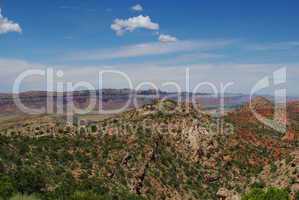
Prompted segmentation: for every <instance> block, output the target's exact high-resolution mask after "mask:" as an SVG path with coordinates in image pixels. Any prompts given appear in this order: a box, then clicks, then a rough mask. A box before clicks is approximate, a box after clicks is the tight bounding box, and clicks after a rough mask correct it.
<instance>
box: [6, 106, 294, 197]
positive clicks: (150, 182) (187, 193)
mask: <svg viewBox="0 0 299 200" xmlns="http://www.w3.org/2000/svg"><path fill="white" fill-rule="evenodd" d="M259 102H260V101H257V102H256V107H259V106H260V103H259ZM267 105H268V102H267ZM246 106H247V105H245V107H246ZM245 107H244V108H241V109H240V110H237V111H234V112H231V113H230V114H228V115H227V116H225V117H223V118H219V117H217V118H215V117H213V116H210V115H209V114H206V113H204V112H201V110H200V106H198V107H194V106H193V105H191V104H189V103H181V104H178V103H176V102H174V101H172V100H165V101H156V102H154V103H151V104H146V105H144V106H142V107H140V108H138V109H133V110H130V111H126V112H124V113H121V114H119V115H116V116H113V117H109V118H105V119H103V120H99V121H97V122H92V123H83V122H82V123H79V124H71V123H68V122H66V121H64V119H62V118H57V117H56V116H37V117H32V118H30V119H29V118H28V119H24V120H22V121H20V122H18V126H14V125H13V124H11V125H10V126H8V127H5V128H3V129H2V130H1V136H0V172H1V174H3V175H5V176H6V177H8V178H7V179H8V180H10V181H11V182H12V183H13V185H15V189H16V190H17V191H18V192H21V193H29V194H31V193H36V194H38V195H40V196H41V197H42V198H43V199H58V198H63V199H70V198H72V197H73V195H74V194H77V193H78V191H80V192H87V193H88V194H89V192H91V193H92V194H98V195H100V196H101V198H102V199H169V200H185V199H190V200H191V199H194V200H195V199H203V200H204V199H226V200H233V199H234V200H237V199H241V196H242V195H243V194H244V193H246V192H247V191H249V190H250V189H251V188H252V187H254V186H257V185H258V186H259V187H270V186H275V187H278V188H284V189H287V190H288V191H289V194H290V196H292V198H293V199H294V200H295V195H296V193H298V184H299V182H298V176H299V175H298V168H297V167H298V150H297V147H298V140H297V139H296V138H295V139H293V140H291V141H285V140H282V137H283V136H284V135H283V134H281V133H278V132H276V131H275V130H272V129H270V128H268V127H265V126H264V125H263V124H260V123H259V122H258V121H257V120H254V119H253V116H252V113H250V112H249V111H248V109H245ZM261 107H262V108H265V107H266V106H265V105H264V104H263V105H261ZM267 108H268V107H267ZM291 120H293V121H294V120H295V121H296V120H297V119H291ZM294 127H295V125H294V126H293V125H290V126H289V127H288V128H289V129H290V131H292V132H295V133H296V134H297V133H298V130H297V129H294ZM101 198H98V199H101Z"/></svg>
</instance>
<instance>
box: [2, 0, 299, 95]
mask: <svg viewBox="0 0 299 200" xmlns="http://www.w3.org/2000/svg"><path fill="white" fill-rule="evenodd" d="M136 5H139V7H138V8H139V9H135V10H134V9H133V8H132V7H133V6H136ZM0 8H1V10H2V12H1V17H0V70H1V71H0V72H1V75H0V78H1V81H0V84H1V85H0V91H10V90H11V87H12V83H13V80H14V78H15V77H17V76H18V74H19V73H21V72H22V71H24V70H26V69H32V68H43V67H54V68H55V69H63V70H64V71H65V72H66V73H65V76H66V77H65V79H66V80H69V81H79V80H81V79H82V80H90V79H95V80H96V77H92V75H94V73H95V72H96V71H97V70H101V69H106V68H109V69H117V70H121V71H123V72H125V73H128V75H129V76H130V78H132V79H134V80H133V82H134V83H135V84H137V83H139V82H141V81H145V80H146V81H151V82H154V83H156V84H157V85H161V84H162V83H163V82H165V81H177V82H178V83H180V84H183V82H184V81H183V78H182V77H181V76H183V75H184V68H186V67H189V68H190V70H191V77H192V84H193V85H196V83H197V82H200V81H211V82H213V83H215V84H216V83H217V84H220V83H221V82H224V83H225V82H229V81H233V82H235V86H234V87H232V91H233V92H244V93H248V92H249V91H250V88H251V87H252V85H254V83H255V82H256V81H257V80H259V79H260V78H262V77H264V76H266V75H271V73H272V72H273V71H275V70H276V69H278V68H280V67H287V71H288V84H287V86H288V92H289V94H295V95H297V94H299V92H298V90H297V89H296V85H295V84H296V83H298V81H299V78H297V77H299V76H298V75H299V69H298V65H297V64H299V59H298V56H299V12H298V8H299V2H298V1H295V0H294V1H291V0H277V1H257V0H252V1H237V0H232V1H216V0H209V1H203V0H187V1H177V2H175V3H174V1H170V0H165V1H155V0H147V1H125V0H122V1H113V0H101V1H98V0H85V1H82V0H51V1H40V0H26V1H20V0H2V1H0ZM135 8H136V7H135ZM4 19H6V23H7V24H8V23H10V24H11V25H13V26H11V27H9V30H8V29H5V31H4V29H3V27H2V33H1V20H2V26H3V24H4V23H3V21H4ZM116 19H119V20H118V21H115V20H116ZM82 70H83V72H82ZM110 82H111V83H107V86H110V87H122V86H123V84H122V83H121V82H119V81H118V80H113V81H110ZM192 84H191V85H192ZM40 85H41V84H40V83H39V82H38V81H37V80H35V81H31V83H28V84H27V85H26V86H24V89H35V88H38V86H40Z"/></svg>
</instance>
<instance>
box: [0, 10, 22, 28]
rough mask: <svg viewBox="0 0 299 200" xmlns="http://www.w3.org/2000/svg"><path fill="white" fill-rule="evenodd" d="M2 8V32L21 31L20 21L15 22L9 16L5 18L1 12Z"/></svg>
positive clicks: (0, 23) (0, 16) (0, 19)
mask: <svg viewBox="0 0 299 200" xmlns="http://www.w3.org/2000/svg"><path fill="white" fill-rule="evenodd" d="M1 11H2V10H1V8H0V34H4V33H9V32H17V33H21V32H22V29H21V27H20V25H19V24H18V23H15V22H13V21H11V20H9V19H7V18H5V17H4V16H3V15H2V13H1Z"/></svg>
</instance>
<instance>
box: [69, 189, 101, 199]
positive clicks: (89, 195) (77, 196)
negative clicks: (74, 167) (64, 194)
mask: <svg viewBox="0 0 299 200" xmlns="http://www.w3.org/2000/svg"><path fill="white" fill-rule="evenodd" d="M70 200H105V199H104V198H103V197H102V196H99V195H97V194H95V193H93V192H91V191H89V192H81V191H76V192H75V193H74V194H73V195H72V196H71V198H70Z"/></svg>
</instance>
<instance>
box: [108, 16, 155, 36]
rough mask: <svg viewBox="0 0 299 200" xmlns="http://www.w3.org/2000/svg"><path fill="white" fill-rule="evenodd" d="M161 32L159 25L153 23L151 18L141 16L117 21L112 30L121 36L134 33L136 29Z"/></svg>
mask: <svg viewBox="0 0 299 200" xmlns="http://www.w3.org/2000/svg"><path fill="white" fill-rule="evenodd" d="M140 28H143V29H148V30H159V24H157V23H154V22H152V20H151V18H150V17H149V16H143V15H139V16H137V17H131V18H129V19H115V20H114V22H113V24H112V25H111V29H112V30H114V31H115V32H116V34H117V35H119V36H121V35H123V34H124V33H125V32H127V31H129V32H133V31H134V30H135V29H140Z"/></svg>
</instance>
